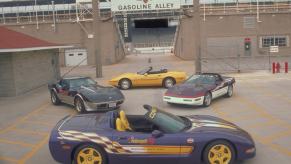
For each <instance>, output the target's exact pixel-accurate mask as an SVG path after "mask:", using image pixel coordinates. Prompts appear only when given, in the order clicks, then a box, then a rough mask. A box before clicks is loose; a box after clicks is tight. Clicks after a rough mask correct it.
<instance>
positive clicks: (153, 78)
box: [139, 73, 161, 86]
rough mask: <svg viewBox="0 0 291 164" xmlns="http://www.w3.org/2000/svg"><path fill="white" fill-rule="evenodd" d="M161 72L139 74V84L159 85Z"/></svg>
mask: <svg viewBox="0 0 291 164" xmlns="http://www.w3.org/2000/svg"><path fill="white" fill-rule="evenodd" d="M160 79H161V74H148V73H146V74H144V75H141V76H140V79H139V84H140V86H159V85H161V82H160Z"/></svg>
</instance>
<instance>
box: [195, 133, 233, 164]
mask: <svg viewBox="0 0 291 164" xmlns="http://www.w3.org/2000/svg"><path fill="white" fill-rule="evenodd" d="M216 141H225V142H227V143H229V144H230V145H231V146H232V147H233V150H234V158H235V159H237V157H238V154H237V153H238V150H237V147H236V146H235V144H234V143H233V142H231V141H230V140H229V139H226V138H215V139H213V140H210V141H208V142H206V143H205V145H204V146H203V149H202V151H201V154H200V157H201V161H203V162H204V159H203V154H204V151H205V149H206V148H207V146H208V145H209V144H211V143H213V142H216Z"/></svg>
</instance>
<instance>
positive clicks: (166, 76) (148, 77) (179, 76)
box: [109, 67, 187, 90]
mask: <svg viewBox="0 0 291 164" xmlns="http://www.w3.org/2000/svg"><path fill="white" fill-rule="evenodd" d="M186 77H187V76H186V73H185V72H179V71H168V70H167V69H160V70H153V67H148V68H145V69H144V70H141V71H139V72H137V73H124V74H122V75H119V76H117V77H114V78H112V79H111V80H110V81H109V84H110V85H112V86H116V87H119V88H120V89H123V90H126V89H130V88H132V87H145V86H147V87H149V86H163V87H165V88H169V87H172V86H173V85H175V84H178V83H181V82H183V81H184V80H185V79H186Z"/></svg>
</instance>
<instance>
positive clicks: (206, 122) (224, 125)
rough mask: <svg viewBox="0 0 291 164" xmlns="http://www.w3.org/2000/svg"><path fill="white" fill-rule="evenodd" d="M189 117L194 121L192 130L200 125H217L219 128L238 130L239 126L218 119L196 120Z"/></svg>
mask: <svg viewBox="0 0 291 164" xmlns="http://www.w3.org/2000/svg"><path fill="white" fill-rule="evenodd" d="M189 119H190V121H192V128H191V129H190V130H193V129H195V128H199V127H214V128H216V127H217V128H226V129H233V130H237V127H235V126H234V125H231V124H228V123H222V122H217V121H212V120H196V119H192V118H189Z"/></svg>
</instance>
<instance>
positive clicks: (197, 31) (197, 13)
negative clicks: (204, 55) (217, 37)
mask: <svg viewBox="0 0 291 164" xmlns="http://www.w3.org/2000/svg"><path fill="white" fill-rule="evenodd" d="M193 10H194V15H193V18H192V19H193V29H192V30H195V31H194V38H196V40H195V45H194V49H195V50H194V52H195V54H194V55H195V56H196V57H195V72H196V73H201V71H202V68H201V34H200V4H199V0H193Z"/></svg>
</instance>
